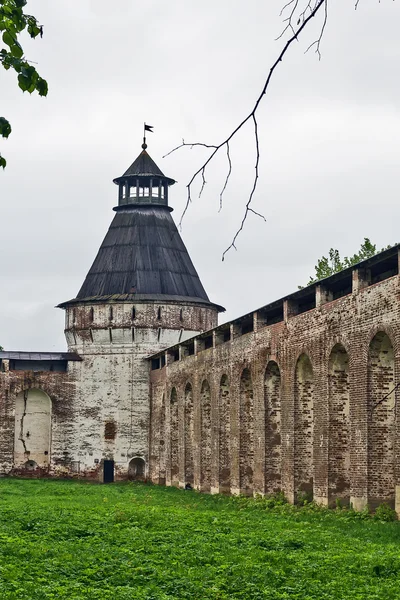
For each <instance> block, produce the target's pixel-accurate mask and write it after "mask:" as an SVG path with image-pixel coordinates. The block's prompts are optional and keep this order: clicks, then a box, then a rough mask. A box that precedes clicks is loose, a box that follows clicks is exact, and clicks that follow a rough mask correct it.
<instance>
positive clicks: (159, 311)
mask: <svg viewBox="0 0 400 600" xmlns="http://www.w3.org/2000/svg"><path fill="white" fill-rule="evenodd" d="M157 319H158V320H160V319H161V306H159V307H158V310H157Z"/></svg>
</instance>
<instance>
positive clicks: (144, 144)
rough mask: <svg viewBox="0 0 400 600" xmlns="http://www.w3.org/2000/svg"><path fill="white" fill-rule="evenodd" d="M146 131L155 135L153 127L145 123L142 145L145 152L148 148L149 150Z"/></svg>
mask: <svg viewBox="0 0 400 600" xmlns="http://www.w3.org/2000/svg"><path fill="white" fill-rule="evenodd" d="M146 131H150V133H154V132H153V125H146V123H143V144H142V148H143V150H146V148H147V144H146Z"/></svg>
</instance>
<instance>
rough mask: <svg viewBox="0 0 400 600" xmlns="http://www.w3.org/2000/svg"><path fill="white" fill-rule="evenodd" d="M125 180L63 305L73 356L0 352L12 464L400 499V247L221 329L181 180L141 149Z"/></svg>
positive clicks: (235, 489)
mask: <svg viewBox="0 0 400 600" xmlns="http://www.w3.org/2000/svg"><path fill="white" fill-rule="evenodd" d="M114 181H115V183H116V184H117V185H118V206H117V207H115V209H114V210H115V211H116V215H115V217H114V220H113V222H112V224H111V226H110V229H109V231H108V233H107V235H106V237H105V239H104V242H103V244H102V246H101V248H100V250H99V253H98V255H97V257H96V259H95V261H94V263H93V265H92V267H91V269H90V271H89V273H88V275H87V277H86V280H85V282H84V284H83V286H82V288H81V290H80V291H79V293H78V294H77V296H76V297H75V298H73V299H72V300H69V301H67V302H64V303H62V304H61V305H60V307H61V308H63V309H65V311H66V327H65V332H66V337H67V343H68V352H67V353H58V354H56V353H49V354H45V355H43V354H38V353H18V352H2V353H0V359H1V372H0V397H1V404H0V410H1V418H0V471H1V472H2V473H3V474H25V475H27V474H30V475H46V476H75V477H91V478H96V479H101V480H103V481H112V480H114V478H119V479H125V478H131V479H143V478H148V479H150V480H152V481H153V482H155V483H160V484H166V485H179V486H182V487H183V486H185V485H187V484H190V485H191V486H193V487H195V488H196V489H199V490H201V491H204V492H213V493H215V492H224V493H243V494H253V493H262V494H264V493H273V492H276V491H279V490H282V491H283V492H284V493H285V494H286V496H287V497H288V498H289V500H290V501H292V502H294V501H296V500H298V499H300V498H303V497H304V498H308V499H310V498H314V499H315V500H316V501H318V502H320V503H323V504H334V503H335V502H336V501H337V500H338V499H339V500H340V502H342V503H343V504H348V503H349V502H351V503H352V504H353V506H354V507H355V508H357V509H361V508H363V507H364V506H365V505H367V504H369V505H370V506H376V505H378V504H379V503H381V502H389V503H390V504H392V505H393V506H394V505H395V498H396V488H397V486H398V485H399V480H400V474H399V472H398V471H399V467H398V465H399V460H398V457H399V440H400V436H399V432H398V429H399V425H398V416H397V413H398V411H397V410H396V399H397V397H398V390H397V382H398V381H399V378H398V372H399V368H400V363H399V360H400V350H399V344H400V325H399V317H400V287H399V247H398V246H396V247H393V248H390V249H388V250H385V251H384V252H381V253H380V254H378V255H376V256H374V257H373V258H370V259H368V260H366V261H364V262H362V263H360V264H359V265H356V266H355V267H352V268H349V269H346V270H344V271H342V272H340V273H337V274H336V275H333V276H332V277H329V278H327V279H325V280H323V281H321V282H319V283H318V284H314V285H311V286H308V287H307V288H305V289H302V290H299V291H297V292H295V293H293V294H291V295H289V296H287V297H285V298H283V299H281V300H278V301H276V302H274V303H271V304H268V305H266V306H263V307H261V308H259V309H257V310H255V311H254V312H252V313H249V314H247V315H244V316H242V317H240V318H238V319H235V320H233V321H232V322H230V323H226V324H224V325H220V326H218V324H217V318H218V312H220V311H222V310H223V308H222V307H220V306H218V305H216V304H213V303H212V302H210V300H209V299H208V297H207V294H206V292H205V290H204V288H203V286H202V285H201V282H200V279H199V278H198V275H197V273H196V271H195V269H194V267H193V264H192V262H191V260H190V258H189V256H188V253H187V251H186V248H185V246H184V244H183V242H182V240H181V238H180V236H179V233H178V231H177V229H176V226H175V224H174V222H173V220H172V217H171V214H170V211H171V209H170V208H169V206H168V188H169V186H171V185H172V184H173V183H174V181H173V180H172V179H170V178H168V177H165V176H164V175H163V173H162V172H161V171H160V170H159V168H158V167H157V165H156V164H155V163H154V162H153V161H152V159H151V158H150V156H149V155H148V154H147V152H146V146H145V144H144V146H143V151H142V153H141V154H140V155H139V157H138V158H137V159H136V160H135V161H134V163H133V164H132V165H131V166H130V167H129V169H128V170H127V171H126V172H125V173H124V175H123V176H122V177H119V178H117V179H115V180H114ZM396 508H397V509H400V501H399V502H398V506H397V507H396Z"/></svg>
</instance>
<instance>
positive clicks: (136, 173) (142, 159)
mask: <svg viewBox="0 0 400 600" xmlns="http://www.w3.org/2000/svg"><path fill="white" fill-rule="evenodd" d="M137 177H138V178H140V179H141V178H142V177H155V178H160V179H164V180H165V181H166V182H168V183H169V185H172V184H174V183H175V180H174V179H171V178H170V177H166V176H165V175H164V173H163V172H162V171H161V169H160V168H159V167H158V166H157V165H156V163H155V162H154V160H153V159H152V158H151V156H149V154H147V152H146V150H142V152H141V153H140V154H139V156H138V157H137V158H136V160H134V161H133V163H132V164H131V166H130V167H129V169H127V170H126V171H125V173H124V174H123V175H122V176H121V177H117V178H116V179H114V183H119V182H120V181H124V180H126V179H129V178H137Z"/></svg>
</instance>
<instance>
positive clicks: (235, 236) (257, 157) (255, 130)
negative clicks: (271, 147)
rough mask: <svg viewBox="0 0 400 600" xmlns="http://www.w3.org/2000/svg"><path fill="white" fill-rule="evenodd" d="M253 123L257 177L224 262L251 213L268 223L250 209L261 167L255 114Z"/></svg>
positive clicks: (223, 256)
mask: <svg viewBox="0 0 400 600" xmlns="http://www.w3.org/2000/svg"><path fill="white" fill-rule="evenodd" d="M253 122H254V137H255V142H256V166H255V170H256V172H255V175H254V182H253V189H252V190H251V192H250V196H249V199H248V201H247V204H246V209H245V211H244V216H243V219H242V222H241V224H240V227H239V229H238V230H237V232H236V233H235V235H234V238H233V240H232V243H231V244H230V245H229V246H228V248H227V249H226V250H225V251H224V252H223V254H222V260H225V254H226V253H227V252H229V250H230V249H231V248H235V250H236V246H235V242H236V239H237V237H238V235H239V233H240V232H241V231H242V229H243V226H244V224H245V222H246V219H247V216H248V214H249V212H252V213H254V214H255V215H257V216H258V217H261V218H262V219H264V221H266V218H265V217H264V215H262V214H260V213H258V212H257V211H255V210H253V209H252V208H250V204H251V201H252V199H253V196H254V192H255V191H256V187H257V182H258V167H259V164H260V144H259V140H258V123H257V119H256V115H255V114H253Z"/></svg>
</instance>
